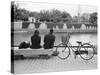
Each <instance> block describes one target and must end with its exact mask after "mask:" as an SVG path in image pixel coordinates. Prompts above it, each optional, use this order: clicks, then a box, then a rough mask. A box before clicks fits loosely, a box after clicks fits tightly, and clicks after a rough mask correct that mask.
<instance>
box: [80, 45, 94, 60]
mask: <svg viewBox="0 0 100 75" xmlns="http://www.w3.org/2000/svg"><path fill="white" fill-rule="evenodd" d="M79 52H80V57H81V58H82V59H84V60H90V59H92V58H93V56H94V47H93V46H92V45H91V44H89V43H84V44H83V45H82V46H81V48H80V50H79Z"/></svg>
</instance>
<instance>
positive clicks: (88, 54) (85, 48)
mask: <svg viewBox="0 0 100 75" xmlns="http://www.w3.org/2000/svg"><path fill="white" fill-rule="evenodd" d="M77 43H78V46H72V45H71V43H70V42H69V41H68V42H62V43H61V44H59V45H58V46H57V48H56V52H58V55H57V56H58V57H59V58H60V59H62V60H64V59H67V58H68V57H69V55H70V54H71V50H72V52H74V54H75V59H76V56H77V55H80V57H81V58H82V59H84V60H90V59H92V58H93V56H94V47H93V45H91V44H90V43H82V42H80V41H77Z"/></svg>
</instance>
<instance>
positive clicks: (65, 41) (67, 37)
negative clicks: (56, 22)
mask: <svg viewBox="0 0 100 75" xmlns="http://www.w3.org/2000/svg"><path fill="white" fill-rule="evenodd" d="M61 42H62V43H68V42H69V36H62V37H61Z"/></svg>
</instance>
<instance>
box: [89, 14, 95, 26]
mask: <svg viewBox="0 0 100 75" xmlns="http://www.w3.org/2000/svg"><path fill="white" fill-rule="evenodd" d="M89 21H90V23H92V24H97V12H94V13H92V14H91V15H90V19H89Z"/></svg>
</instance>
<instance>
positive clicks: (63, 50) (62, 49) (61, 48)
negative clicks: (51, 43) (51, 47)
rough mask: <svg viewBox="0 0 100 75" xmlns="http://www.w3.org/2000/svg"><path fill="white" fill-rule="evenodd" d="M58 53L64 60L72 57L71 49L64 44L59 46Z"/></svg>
mask: <svg viewBox="0 0 100 75" xmlns="http://www.w3.org/2000/svg"><path fill="white" fill-rule="evenodd" d="M56 51H57V52H59V54H58V57H59V58H60V59H62V60H64V59H67V58H68V57H69V55H70V49H69V47H66V45H64V44H63V43H61V44H59V45H58V46H57V48H56Z"/></svg>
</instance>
